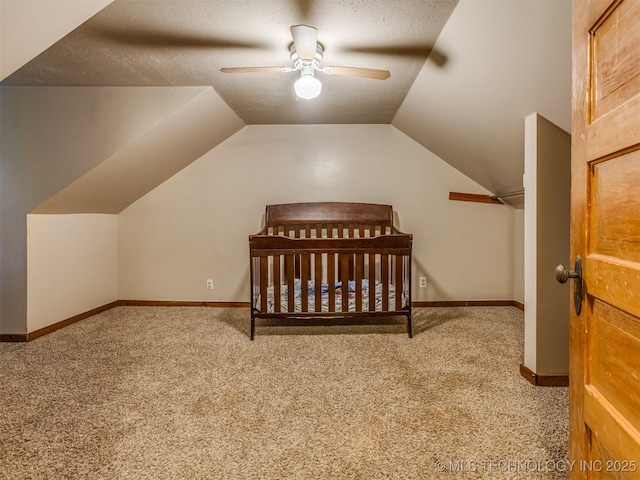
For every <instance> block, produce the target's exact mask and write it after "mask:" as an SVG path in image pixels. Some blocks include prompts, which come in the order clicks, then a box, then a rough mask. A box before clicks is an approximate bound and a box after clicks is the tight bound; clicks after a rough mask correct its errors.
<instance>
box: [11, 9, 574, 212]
mask: <svg viewBox="0 0 640 480" xmlns="http://www.w3.org/2000/svg"><path fill="white" fill-rule="evenodd" d="M87 1H88V0H87ZM101 1H102V0H101ZM12 3H30V4H32V6H33V5H37V4H40V3H43V2H41V1H37V0H28V1H26V2H25V1H24V0H20V2H15V1H14V0H3V2H2V5H3V13H4V12H6V11H7V9H6V8H5V4H12ZM45 3H46V2H45ZM73 3H78V4H80V3H84V2H70V1H64V0H63V1H61V2H60V4H61V5H62V4H65V5H68V4H73ZM107 3H109V2H108V1H107V0H104V1H102V4H107ZM94 7H95V4H94ZM570 10H571V6H570V1H569V0H555V1H543V2H541V1H539V0H520V1H517V2H509V1H502V0H482V1H481V0H460V2H459V3H458V2H457V1H456V0H410V1H406V0H398V1H391V0H379V1H376V0H369V1H367V2H363V1H360V0H332V1H320V0H315V1H310V0H309V1H306V0H300V1H296V0H246V1H242V2H238V1H232V0H194V1H189V2H185V1H180V0H126V1H125V0H115V1H114V2H113V3H111V4H110V5H108V6H107V7H106V8H104V9H103V10H101V11H100V12H98V13H97V14H95V15H93V16H91V18H89V19H88V20H87V21H86V22H85V23H83V24H81V25H80V26H79V27H78V28H76V29H74V30H73V31H71V32H70V33H69V34H68V35H66V36H65V37H64V38H62V39H61V40H60V41H59V42H57V43H55V44H54V45H52V46H51V47H50V48H48V49H46V50H45V51H44V52H43V53H42V54H40V55H38V56H37V57H35V58H34V59H33V60H32V61H30V62H28V63H27V64H26V65H24V66H23V67H22V68H19V69H18V70H16V71H15V72H14V73H13V74H11V75H9V76H8V77H7V78H5V79H4V80H3V82H2V83H1V84H0V85H1V86H2V87H7V88H11V87H14V86H26V85H30V86H42V87H48V86H95V87H107V86H110V87H113V86H138V87H142V86H144V87H153V86H157V85H165V86H175V87H176V88H179V87H184V86H201V87H208V88H209V91H208V93H207V94H203V96H202V98H203V99H204V98H207V100H206V101H207V102H213V103H216V104H218V103H226V104H227V105H228V106H229V107H230V109H231V110H230V111H231V112H232V115H231V116H232V117H235V118H236V119H238V117H239V119H238V123H234V122H235V121H233V122H231V123H232V124H233V125H234V126H233V128H231V129H230V131H229V132H231V133H232V132H233V131H235V130H234V129H237V128H241V127H242V125H243V124H246V123H261V124H274V123H392V124H393V125H394V126H395V127H396V128H398V129H400V130H401V131H403V132H404V133H406V134H407V135H409V136H410V137H411V138H413V139H414V140H416V141H417V142H419V143H420V144H422V145H423V146H424V147H425V148H427V149H429V150H431V151H433V152H434V153H436V154H437V155H438V156H440V157H441V158H442V159H443V160H445V161H446V162H448V163H450V164H451V165H453V166H454V167H455V168H457V169H459V170H460V171H462V172H463V173H465V174H466V175H468V176H469V177H470V178H472V179H473V180H475V181H476V182H478V183H479V184H480V185H482V186H484V187H485V188H487V189H489V190H490V191H492V192H494V193H499V192H504V191H509V190H511V189H515V188H519V187H520V186H521V185H522V173H523V150H524V147H523V138H524V135H523V130H524V126H523V125H524V117H525V116H526V115H528V114H529V113H532V112H538V113H540V114H541V115H543V116H545V117H546V118H547V119H549V120H550V121H552V122H554V123H556V124H557V125H559V126H560V127H561V128H564V129H566V130H567V131H568V130H569V128H570V120H569V118H570V92H571V81H570V68H571V62H570V31H571V22H570ZM85 15H87V14H86V13H85ZM53 21H54V18H53V16H52V22H53ZM5 22H6V15H5V19H4V20H3V26H4V24H5ZM299 23H305V24H309V25H314V26H316V27H318V29H319V34H318V40H319V41H320V42H321V43H323V45H324V47H325V59H326V60H327V62H326V63H325V64H334V65H335V64H337V65H353V66H361V67H370V68H385V69H389V70H390V71H391V78H390V79H389V80H385V81H379V80H371V79H363V78H354V77H338V76H326V75H323V74H319V75H321V80H322V81H323V85H324V87H323V94H322V95H321V97H320V98H318V99H315V100H313V101H298V100H296V99H295V95H294V94H293V90H292V83H293V81H294V80H295V75H296V74H295V73H289V74H281V73H277V74H223V73H222V72H220V71H219V69H220V67H223V66H261V65H287V64H288V61H289V60H288V53H287V52H288V47H289V45H290V43H291V36H290V33H289V26H291V25H294V24H299ZM21 35H24V36H29V35H30V31H29V29H23V31H22V32H21ZM3 38H4V37H3ZM14 47H16V45H15V43H11V42H9V43H7V42H4V41H3V45H2V46H1V48H2V53H3V56H4V55H5V54H4V52H5V51H7V49H12V48H14ZM18 47H19V46H18ZM4 72H5V70H4V69H3V73H4ZM212 86H213V90H211V87H212ZM34 90H37V89H34ZM141 90H143V89H141ZM213 97H216V100H214V99H213ZM185 102H186V101H185ZM225 107H226V106H225ZM193 108H194V107H193V106H191V107H189V106H188V105H185V106H184V110H182V111H181V113H180V114H184V115H189V114H188V113H186V112H188V111H190V110H191V109H193ZM193 111H194V112H195V109H194V110H193ZM233 112H235V113H233ZM5 114H6V113H5V112H3V115H5ZM180 114H179V113H178V111H175V112H173V113H172V114H170V115H168V116H167V117H166V121H167V122H168V123H167V125H169V124H171V122H172V121H173V119H175V118H177V117H176V116H179V115H180ZM226 115H227V113H225V116H226ZM205 117H206V115H205V116H203V117H202V120H196V119H198V118H200V117H198V115H197V114H196V113H193V116H192V117H191V118H192V119H193V120H194V121H196V122H202V125H203V126H204V125H207V126H208V127H207V128H211V129H212V132H213V133H212V136H213V137H214V138H215V139H216V141H221V140H222V139H223V137H224V136H225V135H227V134H228V133H229V132H228V131H227V130H225V127H224V122H220V121H217V122H214V123H215V126H214V125H211V124H209V123H208V122H210V120H206V119H205ZM152 127H153V125H149V128H152ZM156 128H157V131H161V127H159V126H158V127H156ZM194 128H195V129H196V130H197V128H196V127H194ZM147 133H148V135H150V133H149V132H147ZM185 135H187V136H186V137H185V138H188V134H187V133H185ZM150 138H151V137H149V136H143V137H141V138H140V139H139V140H138V142H139V143H140V144H143V143H146V144H148V143H149V139H150ZM205 143H206V142H205ZM176 145H177V143H176ZM136 148H138V146H134V145H131V146H129V150H128V152H129V153H127V151H124V150H123V152H120V153H118V154H114V156H112V157H109V163H108V164H105V166H103V167H102V168H101V169H100V170H96V171H95V172H93V174H92V175H93V176H94V177H95V178H93V179H91V178H87V179H84V180H82V182H80V183H77V184H76V185H71V186H69V188H70V189H71V190H67V191H66V193H65V192H62V193H60V196H58V197H56V198H55V199H53V198H52V199H51V201H50V203H49V204H48V206H45V205H43V206H42V208H43V209H48V208H51V209H53V210H55V211H58V210H59V209H61V208H62V209H70V208H72V207H71V206H70V205H69V202H72V201H78V202H80V200H79V199H80V198H84V200H82V202H80V203H84V204H86V205H89V204H90V203H91V202H89V201H88V200H87V193H88V192H94V193H96V192H98V191H99V190H94V189H93V188H91V185H93V184H94V183H95V182H96V181H97V177H96V176H97V175H98V174H99V173H100V172H102V174H103V175H104V176H105V178H107V177H108V178H111V179H112V180H114V179H117V180H114V181H117V182H118V184H119V182H120V181H121V180H122V179H123V178H127V175H126V173H125V171H126V170H127V169H128V168H134V167H132V166H131V165H133V164H131V163H129V162H126V161H121V159H122V158H126V157H127V155H131V154H132V152H137V150H136ZM149 148H150V147H149ZM202 148H204V144H202ZM195 150H198V149H195ZM195 150H194V152H193V153H194V154H195ZM149 151H150V150H149ZM119 159H120V160H119ZM109 165H110V166H109ZM116 165H120V166H121V167H122V171H121V173H119V174H117V175H115V174H114V173H113V170H112V169H113V168H115V166H116ZM151 168H153V167H151ZM160 171H163V170H162V167H158V172H160ZM172 171H173V169H168V170H164V172H165V173H166V174H171V172H172ZM108 172H111V173H108ZM157 180H160V177H158V179H157ZM98 183H99V182H98ZM148 186H149V187H151V184H149V185H148ZM117 190H118V189H115V190H113V189H112V192H113V191H117ZM125 190H126V189H124V188H123V189H122V190H121V194H122V199H123V200H122V201H123V202H125V203H126V202H127V201H130V200H131V199H133V198H134V197H133V196H130V195H128V194H125V193H124V192H125ZM81 192H84V193H81ZM139 193H140V192H139ZM96 195H97V194H96ZM72 199H75V200H72ZM95 199H96V200H95V202H94V203H95V205H97V204H99V203H100V201H99V200H97V199H98V196H96V197H95ZM54 205H57V206H54ZM63 205H64V207H63ZM120 206H121V205H120ZM120 206H117V207H116V205H115V204H114V205H112V206H111V207H109V208H116V209H117V208H120ZM96 208H97V207H96ZM101 208H102V207H101ZM53 210H52V211H53ZM43 211H44V210H43Z"/></svg>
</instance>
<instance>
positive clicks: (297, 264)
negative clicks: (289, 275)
mask: <svg viewBox="0 0 640 480" xmlns="http://www.w3.org/2000/svg"><path fill="white" fill-rule="evenodd" d="M300 228H301V227H299V226H296V227H295V230H294V237H295V238H300ZM294 258H295V260H294V264H295V270H294V275H295V277H296V278H300V257H299V256H298V255H296V256H295V257H294Z"/></svg>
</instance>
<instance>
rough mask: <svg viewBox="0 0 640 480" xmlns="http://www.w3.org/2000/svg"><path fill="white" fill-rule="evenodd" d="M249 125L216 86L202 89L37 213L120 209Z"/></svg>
mask: <svg viewBox="0 0 640 480" xmlns="http://www.w3.org/2000/svg"><path fill="white" fill-rule="evenodd" d="M147 90H148V89H147ZM243 126H244V123H243V122H242V121H241V120H240V119H239V118H238V117H237V116H236V115H235V114H234V113H233V112H232V111H231V110H230V109H229V107H228V106H227V105H226V104H225V103H224V102H223V101H222V100H221V99H220V97H219V96H218V95H216V93H215V92H214V91H213V89H212V88H211V87H202V88H201V91H200V92H199V93H198V95H196V96H195V97H193V98H192V99H190V100H189V101H187V102H186V103H185V104H184V105H182V106H180V107H179V108H177V109H176V110H175V111H174V112H171V113H170V114H168V115H167V116H166V117H165V118H163V119H162V121H161V122H160V123H158V124H157V125H155V126H153V127H152V128H150V129H148V130H146V131H145V132H143V133H141V134H140V135H138V136H137V137H136V138H134V139H133V140H132V141H130V142H127V143H126V144H124V145H123V146H122V147H121V148H120V149H119V150H118V151H116V152H115V153H114V154H113V155H111V156H109V157H108V158H107V159H105V160H104V161H103V162H101V163H100V164H99V165H97V166H96V167H95V168H93V169H92V170H91V171H89V172H88V173H87V174H86V175H83V176H81V177H80V178H79V179H78V180H76V181H74V182H73V183H71V184H70V185H69V186H68V187H66V188H65V189H63V190H61V191H60V192H58V193H57V194H55V195H53V196H52V197H51V198H49V199H48V200H46V201H45V202H43V203H42V204H40V205H39V206H38V207H37V208H36V209H35V210H33V212H32V213H88V212H91V213H120V212H121V211H122V210H124V209H125V208H126V207H128V206H129V205H131V204H132V203H133V202H135V201H136V200H138V199H139V198H140V197H142V196H143V195H145V194H146V193H147V192H149V191H151V190H152V189H154V188H155V187H157V186H158V185H159V184H161V183H162V182H164V181H165V180H166V179H167V178H170V177H172V176H173V175H175V174H176V173H178V172H179V171H180V170H182V169H183V168H185V167H186V166H187V165H189V164H191V163H192V162H194V161H195V160H197V159H198V158H200V157H201V156H202V155H204V154H205V153H207V152H208V151H209V150H211V149H213V148H214V147H215V146H216V145H218V144H219V143H221V142H223V141H224V140H226V139H227V138H228V137H229V136H230V135H233V134H234V133H235V132H237V131H238V130H240V129H241V128H242V127H243Z"/></svg>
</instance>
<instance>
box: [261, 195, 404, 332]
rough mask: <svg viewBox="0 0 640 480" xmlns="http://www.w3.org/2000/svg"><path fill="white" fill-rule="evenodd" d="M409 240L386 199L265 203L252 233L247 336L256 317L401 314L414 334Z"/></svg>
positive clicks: (363, 320)
mask: <svg viewBox="0 0 640 480" xmlns="http://www.w3.org/2000/svg"><path fill="white" fill-rule="evenodd" d="M411 243H412V235H410V234H406V233H402V232H399V231H398V230H397V229H396V228H395V227H394V226H393V208H392V207H391V205H377V204H368V203H337V202H321V203H291V204H282V205H267V208H266V217H265V227H264V228H263V230H262V231H260V232H259V233H257V234H256V235H251V236H250V237H249V252H250V262H251V265H250V271H251V273H250V275H251V334H250V336H251V340H253V337H254V334H255V327H256V319H257V318H270V319H296V320H297V321H298V320H299V321H300V323H301V324H304V319H342V318H350V319H360V320H361V321H362V322H363V323H366V320H367V319H369V320H370V319H371V318H372V317H394V316H405V317H406V321H407V333H408V335H409V337H411V336H412V326H411ZM318 286H319V287H320V288H318Z"/></svg>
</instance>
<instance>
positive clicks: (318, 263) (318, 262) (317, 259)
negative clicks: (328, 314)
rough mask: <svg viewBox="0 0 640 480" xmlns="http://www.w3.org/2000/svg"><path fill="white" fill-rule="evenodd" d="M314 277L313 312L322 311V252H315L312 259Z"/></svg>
mask: <svg viewBox="0 0 640 480" xmlns="http://www.w3.org/2000/svg"><path fill="white" fill-rule="evenodd" d="M313 268H314V269H315V270H314V279H313V288H314V290H315V296H316V297H315V305H314V307H313V310H314V311H315V312H321V311H322V254H321V253H316V254H315V255H314V261H313Z"/></svg>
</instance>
